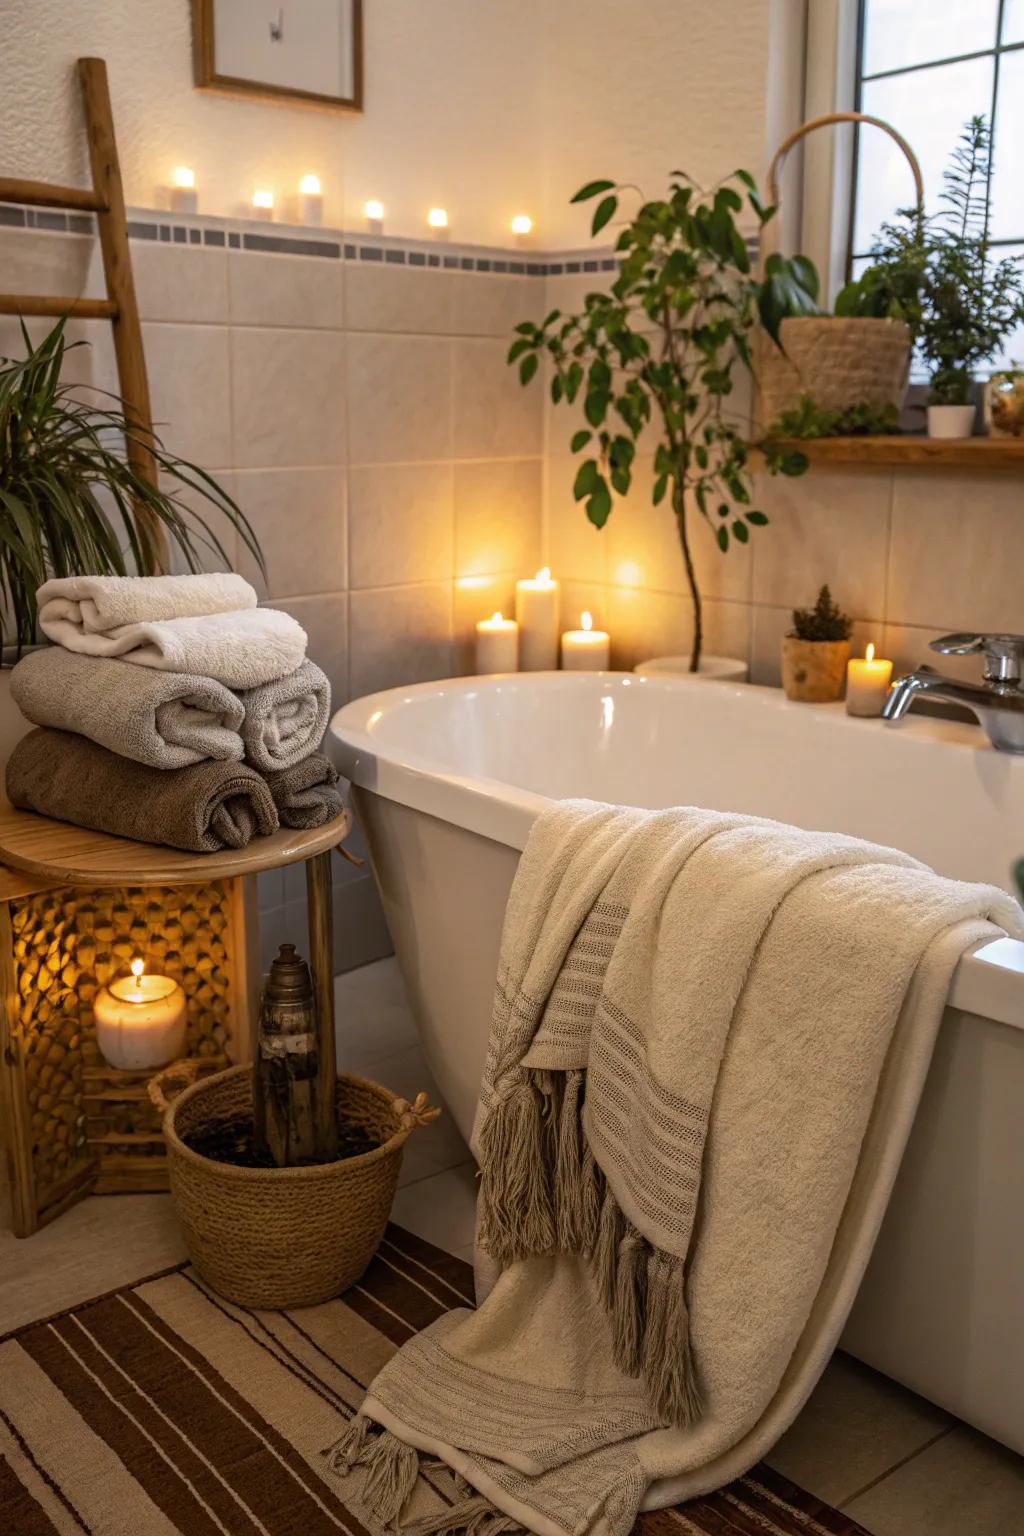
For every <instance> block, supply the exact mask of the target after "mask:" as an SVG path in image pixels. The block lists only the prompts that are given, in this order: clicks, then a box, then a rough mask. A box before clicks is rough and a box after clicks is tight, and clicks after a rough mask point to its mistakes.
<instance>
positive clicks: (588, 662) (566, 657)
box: [562, 613, 611, 672]
mask: <svg viewBox="0 0 1024 1536" xmlns="http://www.w3.org/2000/svg"><path fill="white" fill-rule="evenodd" d="M610 649H611V642H610V640H609V638H608V634H607V632H606V631H605V630H603V629H595V628H594V621H593V619H592V618H591V617H590V614H589V613H585V614H583V616H582V617H581V619H580V628H579V629H567V630H566V632H565V634H564V635H563V636H562V670H563V671H565V672H607V670H608V656H609V651H610Z"/></svg>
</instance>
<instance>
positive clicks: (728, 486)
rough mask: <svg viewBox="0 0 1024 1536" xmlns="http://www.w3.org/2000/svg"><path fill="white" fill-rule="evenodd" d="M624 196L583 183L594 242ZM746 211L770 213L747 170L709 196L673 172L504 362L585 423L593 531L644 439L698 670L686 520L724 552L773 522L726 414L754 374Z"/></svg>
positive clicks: (744, 443) (785, 462) (784, 465)
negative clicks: (567, 309)
mask: <svg viewBox="0 0 1024 1536" xmlns="http://www.w3.org/2000/svg"><path fill="white" fill-rule="evenodd" d="M625 190H626V189H625V188H622V187H618V186H617V185H616V184H615V183H614V182H612V181H592V182H589V183H588V184H587V185H586V186H584V187H581V188H580V190H579V191H578V192H577V193H576V195H575V197H574V198H573V199H572V200H573V202H577V203H578V202H586V201H590V200H592V199H594V198H597V199H599V201H598V203H597V207H596V210H595V212H594V215H593V219H592V221H591V231H592V233H593V234H594V235H597V234H599V233H600V231H601V230H602V229H603V228H604V227H605V226H606V225H607V224H609V223H610V222H611V220H612V219H613V218H614V217H615V215H616V213H617V211H618V208H619V200H620V196H621V194H622V192H624V191H625ZM744 208H747V209H749V210H750V212H752V214H753V215H754V217H755V218H756V219H757V220H758V221H760V222H764V221H766V220H767V219H769V218H770V217H771V216H772V213H773V212H774V210H773V209H770V208H765V207H763V206H762V204H761V202H760V200H759V199H758V196H757V191H756V186H755V183H754V180H753V178H752V177H751V176H750V175H749V173H748V172H746V171H737V172H736V174H735V176H734V177H731V178H729V180H727V181H725V182H723V183H721V184H720V185H718V186H717V187H714V188H713V189H712V190H711V191H709V192H705V191H703V190H702V189H701V188H699V187H697V186H696V185H695V184H694V183H693V182H692V181H691V180H690V178H689V177H687V176H686V175H684V173H683V172H681V171H676V172H673V174H672V178H671V182H670V186H669V190H668V194H667V196H666V197H664V198H661V199H658V200H656V201H652V202H645V203H643V205H642V206H641V207H640V209H639V211H638V212H637V213H636V214H635V215H634V217H633V218H632V219H630V220H629V221H628V222H627V223H626V224H625V225H624V227H623V228H622V229H621V231H620V233H619V236H618V240H617V242H616V247H615V248H616V251H617V252H618V255H619V258H620V265H619V271H618V275H617V276H616V277H615V279H614V281H613V282H611V284H610V285H609V287H608V288H607V289H605V290H604V291H601V290H597V289H595V291H593V292H591V293H588V294H587V296H586V299H585V302H584V308H583V310H582V311H581V312H580V313H578V314H574V315H563V314H562V313H561V311H560V310H557V309H555V310H552V311H551V313H550V314H549V315H548V316H547V317H546V318H545V320H544V321H543V322H542V323H541V324H540V325H537V324H535V323H534V322H533V321H525V322H524V323H523V324H522V325H518V326H517V327H516V332H517V336H516V340H515V341H514V342H513V343H512V346H511V349H510V351H509V354H508V361H509V363H510V364H517V365H518V368H519V377H520V379H521V381H522V383H523V384H524V385H525V384H529V382H530V380H531V379H533V378H534V376H535V375H536V374H537V373H538V370H539V368H540V363H541V360H542V359H546V360H547V361H548V362H549V363H550V365H551V379H550V389H551V399H552V401H553V403H554V404H555V405H560V404H567V405H574V404H576V403H577V402H580V403H581V404H582V408H583V418H584V423H583V424H580V425H578V426H577V428H576V430H575V431H574V432H573V434H572V438H571V444H570V446H571V448H572V452H573V453H575V454H581V455H582V456H583V457H582V460H581V462H580V465H579V468H578V470H577V473H576V478H575V483H574V487H573V495H574V497H575V499H576V500H577V501H581V502H584V503H585V506H586V514H587V517H588V518H589V519H590V521H591V523H593V525H594V526H595V528H603V527H604V525H605V523H606V522H607V521H608V518H609V517H610V515H611V513H612V509H613V506H614V498H615V497H616V496H625V495H626V494H627V493H628V491H629V489H630V486H631V484H632V482H633V473H634V461H635V459H636V455H637V450H638V446H640V445H641V443H642V442H646V441H647V440H648V439H653V450H654V487H653V492H652V502H653V504H654V505H655V506H657V505H659V504H660V503H661V502H662V501H666V500H667V501H668V504H669V506H670V507H671V510H672V516H673V518H674V520H675V524H676V529H677V532H678V536H679V543H680V549H681V552H682V556H683V563H684V566H685V568H686V578H687V585H688V587H689V592H690V597H691V599H692V603H693V615H694V625H693V644H692V647H691V653H690V670H691V671H693V672H696V671H697V670H698V668H699V665H700V656H701V649H702V645H703V635H704V630H703V622H702V604H701V594H700V587H699V584H698V581H697V575H696V570H695V567H694V558H693V544H692V528H691V519H692V518H693V517H694V516H697V517H702V518H704V520H705V521H706V522H707V523H708V524H709V526H710V527H711V528H712V529H713V530H714V534H715V538H716V541H717V543H718V547H719V549H720V550H721V551H722V552H723V554H724V553H725V552H726V551H727V550H728V549H729V546H730V543H732V542H736V543H738V544H746V543H747V541H748V540H749V538H750V530H751V529H752V528H762V527H764V525H765V524H766V523H767V521H768V519H767V517H766V516H765V514H764V513H763V512H761V511H758V510H757V508H756V507H755V506H754V503H753V494H752V489H751V480H750V475H749V472H748V457H749V451H748V450H749V445H748V432H747V423H746V422H745V421H744V420H741V418H740V416H739V414H738V413H733V412H732V411H731V410H730V396H731V395H732V393H733V389H734V384H735V378H736V376H737V374H739V373H742V372H744V371H747V370H749V368H750V346H749V341H750V336H751V332H752V331H753V329H754V326H755V325H756V322H757V283H756V281H755V279H754V277H753V276H752V274H751V267H750V258H749V255H748V252H747V244H746V240H745V239H744V236H743V234H742V233H741V231H740V229H739V228H738V226H737V222H736V218H737V215H738V214H739V213H740V212H741V211H742V210H744ZM645 434H647V436H646V437H645ZM806 467H807V461H806V459H805V458H804V457H803V456H802V455H800V454H795V453H784V452H775V453H771V454H770V455H769V458H768V468H769V470H770V471H771V472H772V473H776V472H781V473H783V474H787V475H796V474H802V473H803V471H804V470H805V469H806Z"/></svg>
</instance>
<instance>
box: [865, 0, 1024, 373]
mask: <svg viewBox="0 0 1024 1536" xmlns="http://www.w3.org/2000/svg"><path fill="white" fill-rule="evenodd" d="M856 93H857V105H858V108H859V110H860V111H862V112H868V113H870V114H871V115H872V116H873V117H880V118H883V119H884V121H886V122H888V123H891V124H892V126H893V127H894V128H896V129H898V130H899V132H900V133H902V134H903V136H904V138H906V139H907V140H908V142H909V143H910V145H911V147H912V148H913V150H914V152H915V154H916V155H917V157H918V160H919V161H920V163H921V171H922V174H923V177H924V187H925V204H926V206H927V208H928V209H929V211H934V210H935V209H936V208H937V206H938V202H937V199H938V195H939V193H940V192H941V190H942V173H943V171H944V170H945V168H946V166H947V165H948V164H949V157H950V153H951V151H952V150H953V148H954V146H955V144H956V141H957V139H958V137H959V134H960V131H961V129H962V127H963V125H964V123H966V121H967V119H968V118H970V117H974V116H976V115H980V116H983V117H986V118H987V119H988V120H989V122H990V124H991V125H992V175H991V177H990V182H989V217H990V224H989V228H990V232H991V236H992V243H993V246H994V247H995V249H996V253H997V254H998V255H1007V256H1009V255H1012V256H1020V255H1024V177H1022V176H1021V173H1020V146H1021V144H1022V142H1024V0H970V3H967V4H965V3H964V0H929V3H928V4H927V5H924V6H922V5H921V4H920V3H919V0H860V27H859V46H858V59H857V85H856ZM857 132H858V143H857V152H856V159H855V172H854V181H853V212H852V218H851V221H850V227H851V238H850V269H851V271H852V272H853V273H854V274H856V273H857V272H858V271H860V270H862V269H863V267H864V266H865V265H866V254H867V252H868V251H869V250H870V249H871V245H872V241H873V239H874V236H875V234H876V232H877V230H878V228H879V226H880V225H881V224H882V222H883V221H884V220H885V219H887V218H890V217H891V216H892V214H893V212H894V210H896V209H898V208H905V207H907V206H909V205H910V204H911V203H912V202H913V181H912V178H911V175H910V169H909V167H908V166H907V163H906V161H905V159H904V157H903V154H902V152H901V150H900V149H899V147H898V146H897V145H896V144H894V143H893V141H892V140H891V139H890V138H889V136H888V135H887V134H883V133H881V132H879V131H878V130H877V129H874V128H871V127H863V126H862V127H860V128H859V129H858V130H857ZM1012 359H1017V360H1018V361H1022V360H1024V331H1021V332H1018V333H1017V335H1016V336H1014V337H1011V338H1010V341H1009V343H1008V345H1007V348H1006V351H1005V353H1004V355H1003V356H1002V357H1001V358H999V359H997V360H996V362H997V364H999V363H1006V362H1009V361H1010V360H1012Z"/></svg>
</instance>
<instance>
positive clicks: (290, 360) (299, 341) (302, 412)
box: [199, 327, 345, 469]
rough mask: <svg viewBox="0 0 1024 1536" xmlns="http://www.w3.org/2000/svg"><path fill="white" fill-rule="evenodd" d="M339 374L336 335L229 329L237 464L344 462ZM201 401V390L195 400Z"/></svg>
mask: <svg viewBox="0 0 1024 1536" xmlns="http://www.w3.org/2000/svg"><path fill="white" fill-rule="evenodd" d="M344 369H345V343H344V341H343V339H342V337H341V336H340V335H338V334H337V333H336V332H330V331H278V330H271V329H258V330H257V329H239V328H237V327H236V328H234V329H233V330H232V332H231V398H232V409H233V415H234V420H233V427H234V439H235V463H236V464H237V465H238V466H239V467H240V468H242V469H250V468H251V469H264V468H266V469H274V468H277V467H278V466H280V465H296V466H298V465H320V464H342V463H344V461H345V410H344V380H345V371H344ZM205 396H206V391H205V389H204V390H203V391H202V395H201V396H199V398H205Z"/></svg>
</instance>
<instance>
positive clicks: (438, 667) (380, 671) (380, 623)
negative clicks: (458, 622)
mask: <svg viewBox="0 0 1024 1536" xmlns="http://www.w3.org/2000/svg"><path fill="white" fill-rule="evenodd" d="M349 602H350V604H351V609H350V628H349V640H350V645H351V679H352V697H353V698H360V697H361V696H362V695H363V694H366V693H376V692H377V691H378V689H381V688H396V687H398V686H399V685H400V684H402V683H423V682H429V681H430V680H431V679H432V678H437V677H449V676H450V675H451V670H452V588H451V583H450V582H430V583H428V584H424V585H423V586H414V587H386V588H384V589H383V590H374V591H368V592H353V593H352V594H351V596H350V598H349Z"/></svg>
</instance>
